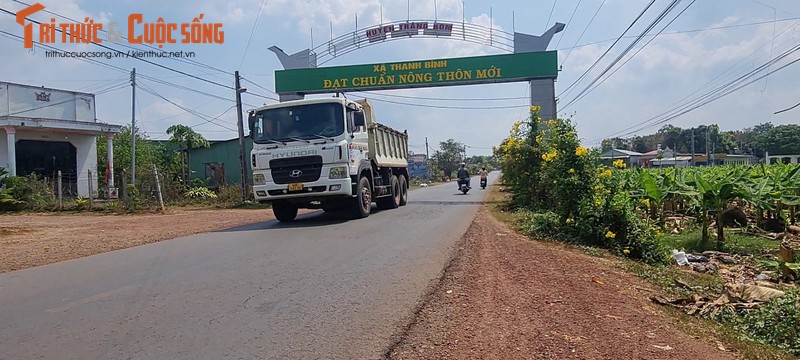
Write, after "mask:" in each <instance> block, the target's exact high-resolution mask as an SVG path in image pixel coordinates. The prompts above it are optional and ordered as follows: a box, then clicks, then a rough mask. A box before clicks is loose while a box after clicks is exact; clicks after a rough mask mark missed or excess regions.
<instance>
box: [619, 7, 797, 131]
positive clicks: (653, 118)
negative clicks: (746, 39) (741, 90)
mask: <svg viewBox="0 0 800 360" xmlns="http://www.w3.org/2000/svg"><path fill="white" fill-rule="evenodd" d="M798 23H800V21H797V22H795V24H793V25H792V26H794V25H796V24H798ZM792 26H789V27H787V28H786V29H784V30H782V31H781V32H779V33H778V34H777V35H775V36H774V37H773V38H772V39H770V40H769V41H767V42H765V43H763V44H762V45H761V46H759V47H758V48H756V49H754V50H753V51H752V52H751V55H752V54H754V53H756V52H757V51H759V50H760V49H762V48H764V47H765V46H767V45H769V44H770V43H771V42H772V41H773V40H774V39H775V38H777V37H778V36H781V35H782V34H783V33H785V32H786V31H788V30H789V29H791V28H792ZM787 42H789V41H787ZM745 59H746V57H745V58H742V59H741V60H739V61H737V62H736V63H735V64H733V65H732V66H730V67H729V68H728V69H726V70H725V71H723V72H722V73H720V74H718V75H717V76H715V77H714V78H713V79H711V80H710V81H708V82H706V83H705V84H703V85H702V86H700V87H698V88H697V89H695V90H694V91H693V92H692V93H690V94H688V95H686V96H685V97H684V98H683V99H681V100H679V101H678V104H677V105H675V107H673V108H672V109H670V110H666V111H664V112H662V113H660V114H658V115H655V116H653V117H651V118H650V119H648V120H645V121H643V122H640V123H638V124H636V125H633V126H630V127H627V128H625V129H623V130H620V131H618V132H615V133H612V134H610V135H606V136H604V138H609V137H613V136H616V135H619V134H622V133H623V132H625V131H627V130H630V129H633V128H635V127H637V126H640V125H643V124H646V123H648V122H650V121H653V120H655V119H658V118H659V117H661V116H664V115H667V114H669V113H671V112H674V111H676V110H677V109H680V108H682V107H685V106H687V105H688V104H691V103H693V102H696V101H697V99H699V98H696V99H695V100H693V101H689V102H688V103H683V102H684V101H685V100H687V99H689V98H690V97H691V96H692V95H694V94H696V93H698V92H699V91H701V90H702V89H703V88H705V87H707V86H709V85H710V84H712V83H713V82H714V81H716V80H717V79H719V78H721V77H722V76H723V75H725V74H727V73H728V72H730V71H731V70H733V69H734V68H736V67H737V66H738V65H739V64H741V63H743V62H744V60H745ZM762 67H763V65H762ZM762 67H759V68H762ZM757 70H758V69H753V70H751V71H749V72H747V73H745V75H743V76H741V77H739V78H737V79H734V80H732V81H729V82H728V83H727V85H722V86H720V87H718V88H717V89H716V90H713V91H712V92H710V93H707V94H706V96H707V95H708V94H713V93H714V92H718V91H719V90H721V89H723V88H725V87H726V86H729V85H730V84H733V83H735V82H736V81H737V80H739V79H741V78H742V77H745V76H748V75H749V74H752V73H754V72H756V71H757ZM700 98H703V96H701V97H700ZM637 131H638V130H637ZM635 132H636V131H634V132H633V133H635Z"/></svg>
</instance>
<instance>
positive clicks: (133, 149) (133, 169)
mask: <svg viewBox="0 0 800 360" xmlns="http://www.w3.org/2000/svg"><path fill="white" fill-rule="evenodd" d="M131 95H132V96H131V184H132V185H135V184H136V68H133V71H131Z"/></svg>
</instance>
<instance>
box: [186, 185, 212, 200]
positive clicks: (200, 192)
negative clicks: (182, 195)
mask: <svg viewBox="0 0 800 360" xmlns="http://www.w3.org/2000/svg"><path fill="white" fill-rule="evenodd" d="M186 197H187V198H189V199H192V200H211V199H216V198H217V194H215V193H214V192H213V191H211V190H209V189H208V188H206V187H194V188H191V189H189V190H188V191H187V192H186Z"/></svg>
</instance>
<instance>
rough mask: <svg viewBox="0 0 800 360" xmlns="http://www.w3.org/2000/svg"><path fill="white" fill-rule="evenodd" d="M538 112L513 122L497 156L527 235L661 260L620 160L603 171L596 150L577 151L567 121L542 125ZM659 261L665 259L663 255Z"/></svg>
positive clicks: (579, 147)
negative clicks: (522, 217) (628, 185)
mask: <svg viewBox="0 0 800 360" xmlns="http://www.w3.org/2000/svg"><path fill="white" fill-rule="evenodd" d="M538 111H539V109H538V108H537V107H531V116H530V118H529V119H526V120H524V121H521V122H515V123H514V125H513V126H512V128H511V133H510V136H509V137H508V138H507V139H505V140H504V141H503V143H502V144H501V146H500V147H499V150H498V151H497V153H496V155H497V156H499V157H500V158H501V159H502V171H503V181H504V182H505V183H506V184H507V185H508V186H509V187H510V189H511V194H512V198H511V205H512V208H515V209H518V210H520V211H524V212H527V213H530V214H533V215H532V216H530V217H528V218H527V219H528V220H525V221H526V224H525V225H526V226H527V227H528V228H529V229H534V230H535V231H533V230H530V231H529V234H535V236H536V237H543V236H547V237H551V238H553V239H563V240H566V241H570V242H574V241H577V242H580V243H587V244H591V245H595V246H600V247H604V248H607V249H610V250H611V251H612V252H614V253H617V254H620V255H622V254H624V255H626V256H630V257H631V258H636V259H642V260H645V261H647V262H651V263H655V262H659V261H660V260H659V259H660V257H659V256H660V255H659V250H658V249H659V248H658V247H657V246H656V245H657V243H656V242H655V237H654V234H655V232H654V231H651V229H650V224H649V223H648V218H647V217H646V216H644V217H643V216H640V214H639V213H638V212H641V208H640V205H639V203H638V201H639V199H638V198H633V197H632V196H636V195H635V194H634V195H631V191H629V189H628V188H626V187H625V186H626V185H624V184H627V182H629V181H630V178H629V177H628V175H627V173H628V172H629V171H628V170H617V169H624V168H626V164H625V162H624V161H615V162H613V165H612V167H610V168H609V167H605V166H600V165H599V163H600V159H599V151H591V150H589V149H588V148H586V147H584V146H582V145H581V143H580V140H579V137H578V134H577V132H576V131H575V126H574V124H572V123H571V122H570V121H569V120H566V119H550V120H547V121H545V122H542V121H541V118H540V117H539V114H538ZM662 257H663V256H662Z"/></svg>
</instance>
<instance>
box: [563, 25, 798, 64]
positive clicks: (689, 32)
mask: <svg viewBox="0 0 800 360" xmlns="http://www.w3.org/2000/svg"><path fill="white" fill-rule="evenodd" d="M792 20H800V16H797V17H790V18H783V19H777V20H767V21H757V22H751V23H743V24H733V25H720V26H714V27H708V28H700V29H689V30H676V31H667V32H664V33H662V34H660V35H658V36H665V35H680V34H691V33H698V32H706V31H713V30H725V29H733V28H740V27H747V26H756V25H765V24H775V23H780V22H786V21H792ZM647 36H655V35H647ZM647 36H645V37H647ZM635 37H637V36H636V35H628V36H623V37H622V38H623V39H632V38H635ZM614 40H615V39H605V40H598V41H592V42H588V43H584V44H580V45H577V42H576V44H575V45H573V46H572V47H568V48H561V49H558V51H564V50H572V49H576V48H582V47H586V46H591V45H597V44H602V43H606V42H609V41H614ZM564 61H566V59H564ZM562 63H563V62H562Z"/></svg>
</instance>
